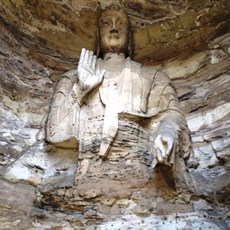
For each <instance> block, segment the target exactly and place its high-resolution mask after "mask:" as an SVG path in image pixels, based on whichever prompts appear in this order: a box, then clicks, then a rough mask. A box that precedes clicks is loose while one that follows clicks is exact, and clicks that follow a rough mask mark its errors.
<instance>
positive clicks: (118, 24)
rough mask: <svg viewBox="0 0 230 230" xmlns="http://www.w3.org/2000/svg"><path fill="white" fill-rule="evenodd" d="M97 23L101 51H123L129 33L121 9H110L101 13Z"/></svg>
mask: <svg viewBox="0 0 230 230" xmlns="http://www.w3.org/2000/svg"><path fill="white" fill-rule="evenodd" d="M99 25H100V27H99V32H100V47H101V51H102V53H103V54H106V53H111V52H112V53H125V52H126V50H127V46H128V33H129V22H128V18H127V16H126V14H125V13H124V12H123V11H110V12H108V13H106V14H104V15H102V17H101V19H100V24H99Z"/></svg>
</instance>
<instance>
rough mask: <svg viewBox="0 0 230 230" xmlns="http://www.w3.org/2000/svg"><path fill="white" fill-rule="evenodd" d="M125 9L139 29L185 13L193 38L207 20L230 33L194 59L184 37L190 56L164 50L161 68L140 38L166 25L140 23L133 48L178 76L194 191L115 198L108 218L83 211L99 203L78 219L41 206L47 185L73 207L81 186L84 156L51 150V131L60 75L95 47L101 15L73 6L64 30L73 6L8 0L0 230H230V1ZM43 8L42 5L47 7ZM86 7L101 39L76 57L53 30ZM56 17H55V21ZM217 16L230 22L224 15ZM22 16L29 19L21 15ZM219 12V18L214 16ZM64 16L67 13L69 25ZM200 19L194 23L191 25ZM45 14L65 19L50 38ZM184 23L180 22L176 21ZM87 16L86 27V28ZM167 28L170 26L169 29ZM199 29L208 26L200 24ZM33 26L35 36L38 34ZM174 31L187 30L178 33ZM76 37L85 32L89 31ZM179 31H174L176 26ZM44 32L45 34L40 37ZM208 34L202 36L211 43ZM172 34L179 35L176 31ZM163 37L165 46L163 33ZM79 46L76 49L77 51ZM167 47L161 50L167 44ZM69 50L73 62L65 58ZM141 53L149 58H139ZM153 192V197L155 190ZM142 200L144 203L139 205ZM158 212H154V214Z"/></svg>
mask: <svg viewBox="0 0 230 230" xmlns="http://www.w3.org/2000/svg"><path fill="white" fill-rule="evenodd" d="M121 2H122V4H123V5H124V6H125V7H126V8H127V9H128V12H129V14H130V16H131V17H133V19H132V20H133V21H135V20H134V19H136V21H138V20H140V19H138V18H139V16H142V17H143V18H145V19H143V20H140V23H147V22H146V21H148V20H149V21H150V17H151V12H153V10H154V9H159V8H160V9H161V11H159V14H160V13H161V14H160V15H158V19H159V18H161V19H162V18H163V19H164V20H166V18H169V19H168V20H169V21H170V20H172V18H173V16H175V15H173V13H171V14H172V15H171V16H170V12H174V11H175V10H176V9H177V11H176V12H181V15H183V17H185V16H187V17H189V16H190V17H191V18H192V19H190V20H185V19H184V21H185V22H184V30H185V31H188V30H189V28H188V27H187V24H186V23H188V22H189V21H192V20H194V18H196V17H197V16H198V15H200V16H199V18H198V19H203V21H201V20H200V22H201V28H200V30H199V31H202V30H203V29H204V28H205V29H206V30H208V28H209V27H210V28H214V27H215V28H217V27H218V28H220V25H221V28H222V30H221V33H220V30H217V29H215V30H214V29H213V32H212V33H211V32H210V31H209V32H210V33H209V34H207V38H209V41H208V42H206V43H205V44H204V45H198V46H197V47H198V48H197V49H195V50H192V51H191V50H190V51H188V50H189V49H185V48H184V46H182V44H183V42H184V44H185V46H186V45H188V44H189V43H190V42H191V40H189V39H188V40H186V38H184V39H183V36H182V38H180V39H179V41H180V42H181V43H178V47H181V51H180V52H179V51H178V53H175V56H176V57H173V55H172V53H173V52H172V51H171V50H170V49H169V50H168V51H167V49H165V46H164V52H163V54H165V55H163V56H160V52H158V53H157V57H161V58H160V59H162V61H161V63H160V64H159V59H158V62H154V61H153V60H151V58H154V57H155V56H154V55H153V56H151V54H153V53H154V51H157V49H156V47H155V48H154V47H153V48H152V49H151V51H148V52H149V53H148V52H147V51H146V49H147V48H148V49H149V47H148V46H146V45H144V47H142V46H143V44H144V43H141V42H138V39H139V40H141V39H144V38H146V37H147V34H149V36H150V37H152V35H151V33H149V32H148V31H149V30H153V29H154V30H155V29H156V28H157V26H158V25H161V24H160V23H159V22H157V23H156V22H155V21H154V20H156V19H155V18H151V22H152V23H153V24H151V23H149V24H148V23H147V27H145V28H146V29H145V30H144V24H143V25H142V27H143V28H142V29H140V27H141V24H140V25H139V24H138V25H139V26H140V27H138V26H137V27H136V29H135V28H134V38H135V39H134V41H135V42H134V43H135V44H134V45H136V46H135V47H136V48H135V52H134V57H135V58H136V60H138V61H140V62H146V61H147V62H148V64H149V65H158V67H160V68H162V70H163V71H165V72H167V73H168V74H169V76H170V78H171V79H172V80H173V84H174V86H175V88H176V90H177V92H178V95H179V100H180V104H181V108H182V110H183V112H184V114H185V116H186V119H187V122H188V127H189V130H190V136H191V140H192V147H193V152H192V154H191V155H190V157H189V159H188V160H187V162H186V171H187V172H188V174H187V178H186V179H187V182H188V184H189V186H188V187H189V189H188V191H186V192H185V193H181V192H178V191H175V190H173V189H168V190H166V189H165V187H164V185H163V184H159V190H162V191H163V192H164V193H165V195H164V196H162V197H160V196H156V197H150V196H149V195H148V191H146V193H145V195H143V193H142V192H140V191H138V190H137V191H135V192H134V193H133V195H132V197H126V196H124V197H120V198H119V199H115V200H114V199H112V198H111V199H104V200H103V197H102V198H100V202H101V203H100V205H101V206H100V207H101V211H100V212H95V209H94V202H98V201H89V200H87V198H86V197H83V198H82V200H81V202H82V207H84V204H85V202H88V203H90V202H91V203H92V205H91V206H88V209H87V210H85V209H84V210H83V209H81V207H80V206H78V209H77V210H76V209H74V207H73V210H71V207H70V208H69V209H68V210H66V209H64V208H63V209H62V208H60V207H59V208H58V209H55V207H50V206H46V205H45V204H44V203H42V204H41V203H40V202H39V201H40V200H41V199H42V196H41V193H39V192H38V188H39V187H41V186H42V185H43V184H45V183H46V184H48V185H49V186H48V187H46V188H45V189H47V191H50V190H52V189H56V188H57V187H59V188H62V190H59V193H62V194H59V195H64V197H65V199H68V192H69V188H70V187H71V183H72V180H73V179H74V177H75V171H76V168H77V154H76V152H77V150H64V149H59V148H55V147H54V146H52V145H49V144H47V143H46V142H45V130H44V127H45V122H46V116H47V113H48V110H49V105H50V102H51V99H52V94H53V92H54V87H55V85H56V79H57V78H58V76H59V73H60V72H63V71H64V70H66V69H68V68H71V67H72V66H73V65H75V64H76V63H77V59H78V58H77V57H78V54H79V50H80V48H81V46H84V45H85V46H86V48H92V47H93V43H94V41H93V39H94V38H93V37H94V36H93V34H94V32H93V31H95V26H96V23H95V20H94V19H95V17H97V16H96V15H97V13H96V11H92V10H90V9H92V8H93V9H94V8H95V5H94V4H95V2H93V1H91V3H90V1H79V5H77V4H75V5H74V1H72V4H73V5H72V7H75V8H74V9H75V11H74V10H73V11H71V13H70V16H69V18H68V20H69V21H68V20H67V19H66V21H62V22H60V19H59V21H57V18H58V17H57V16H58V15H59V14H58V12H59V13H60V11H59V8H61V9H63V10H66V9H67V8H66V5H65V4H62V5H60V3H57V2H56V3H55V1H53V2H50V3H49V4H50V5H49V7H51V8H49V7H47V8H46V7H45V6H44V5H43V6H40V5H39V7H38V6H37V5H36V4H35V3H36V1H30V3H28V2H27V5H25V4H26V1H2V3H1V4H2V5H1V6H2V7H1V20H0V22H1V23H0V27H1V33H0V40H1V45H0V59H1V61H0V77H1V82H0V87H1V89H0V93H1V101H0V103H1V107H0V120H1V131H0V165H1V169H0V175H1V177H0V180H1V186H0V229H229V228H230V220H229V197H230V196H229V193H230V187H229V182H230V179H229V178H230V176H229V167H230V165H229V163H230V161H229V159H230V146H229V145H230V138H229V136H230V135H229V134H230V133H229V130H230V121H229V114H230V94H229V88H230V33H228V31H227V30H226V27H227V26H226V25H227V22H228V21H227V20H226V14H227V12H229V8H228V7H227V6H228V5H227V1H218V2H217V1H216V2H215V1H214V2H211V1H205V6H202V7H201V6H198V5H199V4H200V3H196V1H193V3H192V4H191V5H190V6H189V7H190V8H189V7H188V8H186V7H185V6H183V1H178V4H174V1H170V2H171V3H170V4H171V5H170V6H171V7H169V8H164V7H163V6H164V4H166V2H167V1H159V3H158V1H157V3H156V5H151V4H152V3H150V2H151V1H149V2H148V1H144V2H145V5H141V4H140V5H138V4H136V5H135V4H134V3H133V2H134V1H121ZM163 3H164V4H163ZM37 4H38V3H37ZM39 4H41V5H42V4H43V1H41V3H39ZM52 4H57V5H56V6H57V8H56V9H57V11H55V9H53V8H52V6H53V5H52ZM90 4H91V5H90ZM101 4H102V5H103V4H104V5H106V3H105V2H104V1H101ZM184 4H185V3H184ZM67 6H68V4H67ZM83 6H85V7H83ZM86 6H87V7H86ZM138 6H139V7H138ZM141 6H142V8H140V7H141ZM154 6H155V8H154ZM36 7H37V8H36ZM81 7H82V8H84V10H83V11H82V15H85V16H84V17H88V16H87V15H94V16H93V17H92V30H91V29H89V32H88V33H87V35H84V36H89V37H90V39H89V40H87V42H86V43H84V42H82V41H81V42H79V44H76V43H77V41H79V40H77V41H76V43H74V44H75V45H76V48H74V49H72V45H74V44H72V43H71V42H70V41H72V40H71V39H75V37H74V38H71V36H70V35H68V31H67V32H66V33H64V34H65V35H64V36H67V37H66V38H69V39H70V40H68V39H67V40H65V37H62V36H61V38H59V39H60V41H61V42H56V40H53V38H54V36H53V37H52V39H50V40H49V37H47V36H48V35H47V33H48V32H47V31H52V30H53V31H56V30H58V31H59V32H60V31H62V30H64V29H63V28H66V27H65V26H64V27H63V25H66V24H68V23H70V22H73V21H74V20H75V18H74V16H75V14H76V12H81V10H80V9H81ZM157 7H158V8H157ZM78 8H79V9H78ZM184 8H186V10H185V12H184V13H183V12H182V11H179V9H184ZM191 8H192V9H198V8H199V10H197V12H193V11H191V12H193V13H192V14H190V13H191V12H190V11H189V9H191ZM15 9H16V10H15ZM38 9H43V10H41V11H39V10H38ZM48 9H52V12H53V16H52V17H51V16H50V14H49V11H48ZM167 9H171V11H170V12H169V10H168V11H167ZM217 9H218V10H220V11H222V13H221V14H220V13H219V11H218V10H217ZM17 10H19V11H18V12H24V14H20V13H18V14H17V13H16V12H17ZM173 10H174V11H173ZM10 12H11V13H10ZM28 12H29V13H31V12H33V14H34V15H33V16H31V15H30V14H29V13H28ZM45 12H46V14H45ZM162 12H163V13H162ZM188 12H190V13H188ZM210 12H215V14H214V13H212V14H211V13H210ZM64 13H65V11H64ZM147 13H149V14H147ZM62 14H63V12H61V14H60V17H61V15H62ZM174 14H175V12H174ZM193 14H195V16H193V17H192V16H191V15H193ZM15 15H16V16H17V17H16V16H15ZM45 15H47V18H49V20H51V19H52V20H54V18H55V17H56V22H55V23H56V25H54V22H53V21H52V22H50V23H51V24H52V25H53V26H54V27H52V29H51V30H49V29H50V28H51V27H50V24H49V23H48V24H46V23H47V18H45ZM55 15H56V16H55ZM71 15H72V16H71ZM177 15H180V14H179V13H177ZM213 15H214V16H213ZM26 17H28V19H27V18H26ZM84 17H83V18H82V19H80V21H81V20H83V21H84V20H85V19H84ZM178 17H179V16H178ZM181 17H182V16H181ZM18 18H20V21H18ZM61 18H62V17H61ZM185 18H186V17H185ZM163 19H162V20H161V21H162V22H164V23H169V21H167V20H166V21H164V20H163ZM14 20H16V21H15V22H14ZM34 20H35V21H36V23H37V24H36V23H35V22H34ZM63 20H64V19H63ZM205 20H206V21H205ZM209 20H211V22H212V23H210V21H209ZM158 21H159V20H158ZM154 22H155V23H154ZM170 22H172V21H170ZM203 22H204V25H203V24H202V23H203ZM25 23H27V24H25ZM42 23H43V24H42ZM197 23H198V24H199V20H198V21H197ZM205 23H207V24H205ZM28 25H29V26H28ZM31 25H33V28H32V27H30V26H31ZM151 25H154V27H151ZM163 25H164V26H165V24H163ZM214 25H215V26H214ZM68 26H70V25H68ZM68 26H67V27H68ZM175 26H176V27H178V25H177V24H175ZM28 28H29V29H28ZM77 28H78V29H79V30H80V28H81V27H77ZM138 28H139V29H138ZM150 28H151V29H150ZM170 28H171V29H172V27H171V26H170ZM35 29H37V30H38V31H39V33H34V31H35ZM181 29H183V28H181ZM142 30H143V31H145V32H146V35H143V37H141V36H140V33H142V32H143V31H142ZM194 30H195V28H194ZM206 30H203V32H202V35H203V34H205V31H206ZM31 31H32V32H33V33H32V32H31ZM41 31H45V32H44V34H43V38H42V39H43V40H39V39H38V37H37V35H38V34H39V36H40V35H41V34H42V33H41ZM172 31H174V32H175V30H173V29H172ZM192 31H193V30H192ZM28 32H31V33H28ZM35 32H36V31H35ZM81 33H82V32H81ZM218 33H219V34H218ZM60 34H61V32H60ZM76 34H77V32H76ZM192 34H193V33H192ZM52 35H53V34H52ZM202 35H199V36H200V37H201V38H202V39H204V40H206V37H202ZM211 35H212V36H211ZM214 35H215V36H214ZM217 35H218V36H217ZM50 36H51V35H50ZM157 36H160V38H161V39H163V38H162V34H161V33H159V34H158V35H157ZM163 37H164V36H163ZM166 37H167V39H168V40H167V39H166V38H165V39H166V40H167V42H169V43H168V44H169V46H170V47H171V46H172V44H175V43H173V41H174V38H170V36H169V34H167V36H166ZM188 37H189V35H188ZM152 38H153V37H152ZM36 39H37V40H36ZM79 39H80V38H79ZM57 40H58V36H57ZM153 40H154V41H155V39H153ZM156 40H157V38H156ZM45 41H46V42H45ZM195 41H197V40H196V39H194V43H192V45H191V46H192V47H196V46H195V44H197V43H195ZM170 42H171V43H170ZM51 43H52V44H51ZM70 43H71V46H70V47H69V48H68V47H67V46H68V44H70ZM61 44H63V45H61ZM64 44H66V45H64ZM146 44H147V42H146ZM159 44H160V45H162V43H161V42H160V43H159ZM202 44H203V43H202ZM150 45H151V44H150ZM42 47H43V49H42ZM63 47H64V48H63ZM57 48H59V50H58V49H57ZM64 51H65V52H66V53H63V52H64ZM135 53H136V54H135ZM139 53H141V56H138V55H140V54H139ZM166 54H167V55H166ZM49 55H50V56H49ZM75 55H76V56H75ZM75 57H76V60H75ZM150 57H151V58H150ZM166 57H167V59H166ZM75 62H76V63H75ZM149 186H150V188H151V184H150V185H149ZM51 199H54V197H50V200H49V201H52V200H51ZM140 200H141V202H138V201H140ZM53 203H54V204H57V203H58V200H54V202H53ZM150 203H151V207H152V209H149V206H150ZM62 204H63V203H62Z"/></svg>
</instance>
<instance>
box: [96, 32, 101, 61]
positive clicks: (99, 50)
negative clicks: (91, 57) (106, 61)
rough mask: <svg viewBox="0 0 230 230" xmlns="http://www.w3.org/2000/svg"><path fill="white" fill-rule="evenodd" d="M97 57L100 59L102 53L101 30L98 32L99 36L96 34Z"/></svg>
mask: <svg viewBox="0 0 230 230" xmlns="http://www.w3.org/2000/svg"><path fill="white" fill-rule="evenodd" d="M95 50H96V56H97V58H99V57H100V52H101V48H100V32H99V29H98V30H97V34H96V49H95Z"/></svg>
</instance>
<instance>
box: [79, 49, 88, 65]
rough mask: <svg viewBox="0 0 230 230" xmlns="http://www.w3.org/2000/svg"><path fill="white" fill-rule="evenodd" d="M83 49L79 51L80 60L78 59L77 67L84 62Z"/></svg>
mask: <svg viewBox="0 0 230 230" xmlns="http://www.w3.org/2000/svg"><path fill="white" fill-rule="evenodd" d="M85 51H86V50H85V48H82V49H81V54H80V59H79V63H78V66H79V67H80V66H82V63H83V60H84V57H85Z"/></svg>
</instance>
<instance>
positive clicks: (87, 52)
mask: <svg viewBox="0 0 230 230" xmlns="http://www.w3.org/2000/svg"><path fill="white" fill-rule="evenodd" d="M88 59H89V50H86V51H85V56H84V60H83V62H84V64H88Z"/></svg>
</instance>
